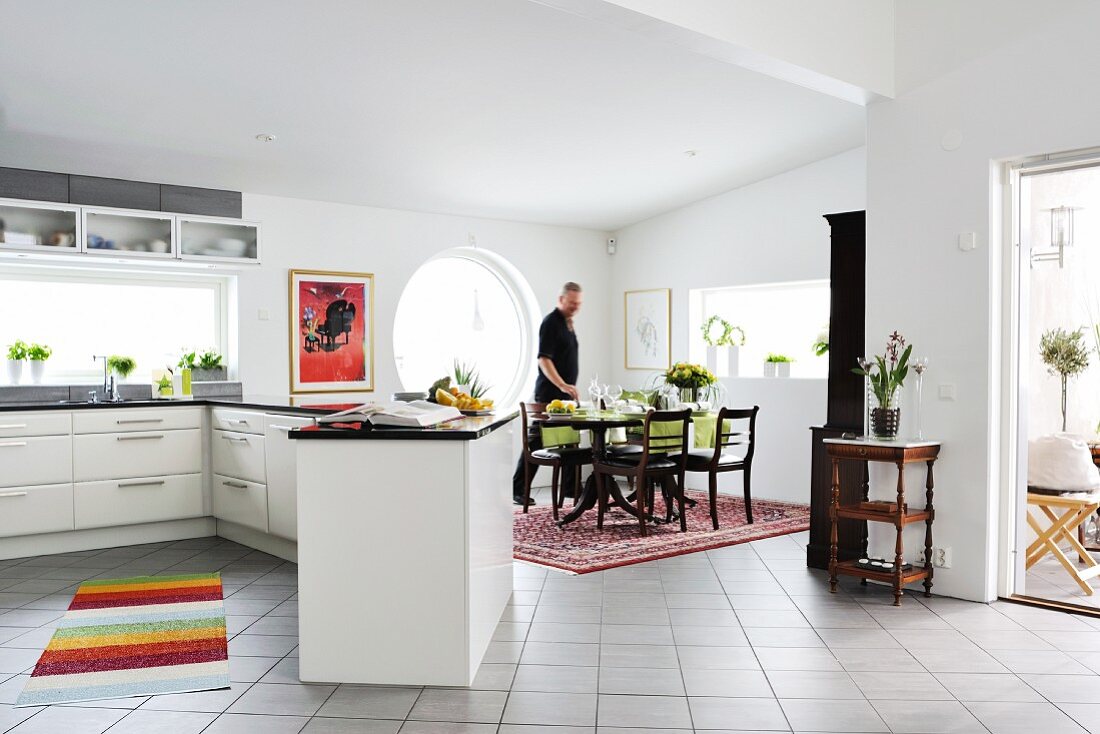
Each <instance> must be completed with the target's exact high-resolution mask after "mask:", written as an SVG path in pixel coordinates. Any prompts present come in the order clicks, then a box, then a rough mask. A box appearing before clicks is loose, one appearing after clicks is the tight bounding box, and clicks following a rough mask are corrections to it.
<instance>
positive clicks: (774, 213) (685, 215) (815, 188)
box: [609, 148, 866, 502]
mask: <svg viewBox="0 0 1100 734" xmlns="http://www.w3.org/2000/svg"><path fill="white" fill-rule="evenodd" d="M865 160H866V159H865V151H864V149H863V148H858V149H855V150H851V151H848V152H847V153H842V154H840V155H838V156H833V157H832V158H826V159H825V160H822V161H818V162H816V163H812V164H810V165H808V166H803V167H802V168H797V169H795V170H793V171H788V172H787V173H783V174H781V175H779V176H775V177H773V178H769V179H767V180H764V181H760V182H759V183H756V184H753V185H751V186H745V187H743V188H740V189H735V190H733V191H729V192H727V193H724V194H720V195H719V196H715V197H712V198H709V199H705V200H703V201H700V202H697V203H695V204H692V205H690V206H686V207H683V208H681V209H677V210H675V211H672V212H669V213H667V214H663V215H661V216H659V217H654V218H652V219H649V220H647V221H645V222H641V223H639V224H635V225H633V226H631V227H627V228H626V229H623V230H620V231H619V232H617V233H616V237H617V238H618V241H619V252H618V254H617V255H615V257H614V264H613V268H612V272H611V281H610V282H611V288H610V290H609V295H610V298H611V304H612V309H613V310H612V312H611V313H612V318H611V332H612V339H611V345H612V353H611V364H612V367H613V373H612V374H613V377H614V379H615V381H616V382H619V383H621V384H622V385H623V386H624V387H627V388H633V387H639V386H641V385H643V384H645V383H646V382H647V381H648V380H649V378H650V377H651V376H652V373H650V372H648V371H645V370H626V369H625V368H624V367H623V337H622V335H623V292H624V291H627V290H640V289H646V288H671V289H672V359H673V361H676V360H682V359H686V358H687V355H688V343H689V337H690V336H691V335H690V333H689V328H690V326H689V318H688V317H689V313H688V300H689V299H688V294H689V291H690V290H691V289H694V288H714V287H719V286H731V285H751V284H757V283H775V282H786V281H794V280H813V279H822V278H828V277H829V226H828V223H827V222H826V221H825V220H824V219H823V215H825V214H830V213H833V212H842V211H852V210H858V209H862V208H863V207H864V204H865V200H866V199H865V197H866V191H865V185H864V180H865ZM726 385H727V387H728V388H729V391H730V396H731V402H732V403H733V404H736V405H738V406H742V405H753V404H758V405H760V419H759V427H760V453H759V455H758V459H757V463H756V464H755V468H754V473H753V484H754V488H753V494H754V496H757V497H770V498H774V499H786V500H792V501H799V502H806V501H808V499H809V483H810V451H809V448H810V433H809V431H808V430H807V429H808V428H809V426H811V425H820V424H821V423H823V422H824V420H825V398H826V386H825V381H824V380H794V379H791V380H779V379H772V380H769V379H765V378H738V379H732V380H727V381H726ZM800 449H801V450H800ZM727 480H728V481H726V482H724V483H723V485H722V486H723V489H726V488H732V489H734V490H737V491H739V488H740V484H739V482H740V478H739V477H734V478H732V479H729V478H727Z"/></svg>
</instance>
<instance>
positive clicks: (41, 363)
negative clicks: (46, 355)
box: [30, 359, 46, 385]
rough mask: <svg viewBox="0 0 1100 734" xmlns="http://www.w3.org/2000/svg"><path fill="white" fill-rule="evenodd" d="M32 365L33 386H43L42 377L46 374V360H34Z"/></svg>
mask: <svg viewBox="0 0 1100 734" xmlns="http://www.w3.org/2000/svg"><path fill="white" fill-rule="evenodd" d="M30 365H31V384H32V385H41V384H42V376H43V375H45V374H46V360H44V359H32V360H31V362H30Z"/></svg>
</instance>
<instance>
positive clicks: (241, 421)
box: [226, 418, 248, 426]
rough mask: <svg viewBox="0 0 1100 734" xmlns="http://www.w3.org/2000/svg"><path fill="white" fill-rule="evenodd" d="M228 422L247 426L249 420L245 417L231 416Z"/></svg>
mask: <svg viewBox="0 0 1100 734" xmlns="http://www.w3.org/2000/svg"><path fill="white" fill-rule="evenodd" d="M226 423H236V424H237V425H238V426H247V425H248V420H247V419H245V418H230V419H229V420H227V421H226Z"/></svg>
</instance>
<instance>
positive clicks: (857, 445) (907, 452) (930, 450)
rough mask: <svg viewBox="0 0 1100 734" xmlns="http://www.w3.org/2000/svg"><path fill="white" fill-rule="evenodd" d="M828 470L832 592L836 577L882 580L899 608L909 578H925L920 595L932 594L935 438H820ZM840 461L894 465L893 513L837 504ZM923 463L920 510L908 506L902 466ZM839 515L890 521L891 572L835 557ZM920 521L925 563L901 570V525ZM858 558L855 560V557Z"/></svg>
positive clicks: (865, 487) (865, 493)
mask: <svg viewBox="0 0 1100 734" xmlns="http://www.w3.org/2000/svg"><path fill="white" fill-rule="evenodd" d="M824 443H825V445H826V449H827V451H828V453H829V459H830V460H831V462H832V468H833V483H832V502H831V504H830V507H829V519H830V521H831V523H832V531H831V533H830V540H831V542H830V547H829V588H830V591H833V592H835V591H836V584H837V577H838V576H841V575H843V576H855V577H856V578H860V579H863V580H864V581H866V580H867V579H873V580H876V581H884V582H888V583H890V584H892V585H893V587H894V606H896V607H898V606H901V594H902V589H903V588H904V587H905V585H906V584H911V583H913V582H914V581H920V580H922V579H923V581H924V595H925V596H931V595H932V521H933V520H935V518H936V511H935V509H934V508H933V506H932V487H933V482H932V465H933V464H934V463H935V462H936V458H937V457H938V456H939V454H940V443H939V442H938V441H904V440H897V441H876V440H872V439H843V438H826V439H824ZM842 461H856V462H863V464H864V467H865V470H866V471H865V474H864V476H867V472H869V465H870V463H871V462H872V461H873V462H880V463H889V464H894V465H896V466H897V468H898V494H897V499H896V503H897V509H896V511H893V512H879V511H876V510H868V509H863V508H861V507H860V505H859V503H858V502H857V503H854V504H843V505H842V504H841V503H840V463H841V462H842ZM920 462H924V463H925V464H926V465H927V478H926V479H925V484H924V486H925V506H924V509H916V510H914V509H909V508H908V506H907V505H906V502H905V465H906V464H914V463H920ZM868 491H869V487H868V484H867V483H866V482H865V483H864V485H863V499H864V500H865V501H866V500H867V499H868ZM840 519H850V520H867V521H868V522H882V523H890V524H891V525H893V526H894V528H895V530H896V532H897V538H896V540H895V542H894V568H893V570H892V571H872V570H869V569H865V568H860V567H859V566H858V565H857V563H856V560H847V561H838V560H837V521H838V520H840ZM921 521H923V522H924V524H925V529H924V567H923V568H919V569H918V568H916V567H914V568H912V569H910V570H909V571H904V570H903V566H904V563H905V560H904V557H903V550H904V546H903V543H902V531H903V530H904V529H905V526H906V525H909V524H910V523H915V522H921ZM857 560H858V559H857Z"/></svg>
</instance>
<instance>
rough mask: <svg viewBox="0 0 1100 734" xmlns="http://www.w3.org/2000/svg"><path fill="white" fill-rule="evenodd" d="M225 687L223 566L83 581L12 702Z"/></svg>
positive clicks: (38, 702)
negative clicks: (218, 569)
mask: <svg viewBox="0 0 1100 734" xmlns="http://www.w3.org/2000/svg"><path fill="white" fill-rule="evenodd" d="M228 687H229V656H228V646H227V643H226V637H225V607H224V606H223V604H222V581H221V574H217V573H196V574H187V575H185V576H138V577H136V578H129V579H108V580H96V581H86V582H84V583H83V584H81V585H80V588H79V589H77V591H76V596H75V597H73V601H72V604H70V605H69V611H67V612H66V613H65V616H64V617H63V618H62V620H61V622H60V624H59V625H58V627H57V631H56V632H55V633H54V636H53V639H51V640H50V644H49V645H48V646H47V647H46V650H45V652H43V653H42V657H41V658H39V660H38V665H36V666H35V668H34V672H33V673H32V674H31V678H30V680H29V681H27V685H26V687H25V688H24V689H23V693H22V694H20V696H19V700H18V701H17V702H16V704H15V705H16V706H42V705H46V704H51V703H71V702H75V701H93V700H97V699H103V698H122V697H125V696H148V695H151V694H156V693H184V692H187V691H206V690H211V689H214V688H228Z"/></svg>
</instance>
